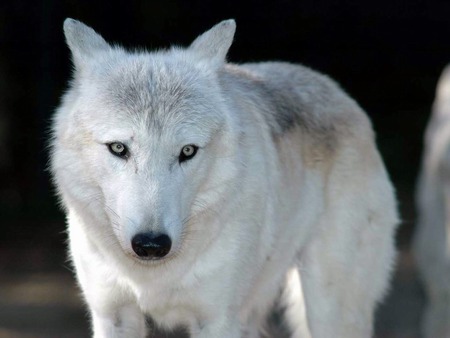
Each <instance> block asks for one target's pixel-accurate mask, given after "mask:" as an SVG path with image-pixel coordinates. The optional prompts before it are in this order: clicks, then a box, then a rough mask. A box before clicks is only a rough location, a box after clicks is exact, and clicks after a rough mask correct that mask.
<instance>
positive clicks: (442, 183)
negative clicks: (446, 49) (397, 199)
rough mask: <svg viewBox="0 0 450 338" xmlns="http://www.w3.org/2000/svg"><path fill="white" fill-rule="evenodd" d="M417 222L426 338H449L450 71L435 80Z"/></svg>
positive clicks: (416, 244) (415, 244)
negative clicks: (425, 293) (424, 290)
mask: <svg viewBox="0 0 450 338" xmlns="http://www.w3.org/2000/svg"><path fill="white" fill-rule="evenodd" d="M416 200H417V209H418V222H417V230H416V234H415V238H414V249H415V253H416V258H417V263H418V267H419V269H420V272H421V274H422V276H423V278H424V281H425V286H426V291H427V296H428V302H429V303H428V305H427V308H426V310H425V314H424V320H423V327H422V329H423V333H424V335H425V337H427V338H448V337H450V66H448V67H447V68H446V69H445V70H444V72H443V74H442V76H441V79H440V80H439V84H438V88H437V93H436V99H435V102H434V106H433V113H432V116H431V119H430V122H429V124H428V127H427V130H426V134H425V149H424V156H423V163H422V170H421V173H420V176H419V181H418V189H417V196H416Z"/></svg>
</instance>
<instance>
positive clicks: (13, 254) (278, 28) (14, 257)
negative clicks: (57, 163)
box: [0, 0, 450, 337]
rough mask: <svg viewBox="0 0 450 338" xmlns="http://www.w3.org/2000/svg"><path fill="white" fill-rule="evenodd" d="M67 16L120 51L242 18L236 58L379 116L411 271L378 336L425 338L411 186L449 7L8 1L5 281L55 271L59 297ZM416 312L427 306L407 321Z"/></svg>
mask: <svg viewBox="0 0 450 338" xmlns="http://www.w3.org/2000/svg"><path fill="white" fill-rule="evenodd" d="M66 17H72V18H75V19H78V20H81V21H83V22H84V23H86V24H88V25H90V26H91V27H93V28H94V29H95V30H96V31H97V32H99V33H100V34H102V35H103V37H104V38H105V39H106V40H107V41H109V42H117V43H120V44H122V45H124V46H126V47H130V48H133V47H137V46H140V47H146V48H148V49H156V48H164V47H168V46H169V45H171V44H179V45H187V44H189V43H190V42H191V41H192V40H193V39H194V38H195V37H196V36H197V35H198V34H200V33H202V32H203V31H205V30H207V29H209V28H210V27H211V26H212V25H214V24H215V23H217V22H219V21H221V20H223V19H228V18H234V19H236V21H237V33H236V37H235V41H234V44H233V46H232V47H231V50H230V54H229V60H230V61H231V62H247V61H260V60H269V59H271V60H286V61H291V62H297V63H302V64H305V65H307V66H310V67H312V68H314V69H317V70H319V71H321V72H323V73H326V74H328V75H330V76H331V77H333V78H334V79H336V80H337V81H338V82H339V83H341V85H342V86H343V88H344V89H345V90H346V91H347V92H348V93H349V94H350V95H351V96H353V97H354V98H355V99H356V100H357V101H358V102H359V103H360V105H361V106H362V107H363V108H364V109H365V110H366V111H367V113H368V115H369V116H370V118H371V119H372V121H373V124H374V128H375V130H376V132H377V142H378V145H379V148H380V151H381V153H382V156H383V158H384V159H385V162H386V165H387V167H388V170H389V172H390V174H391V177H392V179H393V181H394V184H395V186H396V188H397V193H398V197H399V206H400V209H401V212H402V219H403V223H402V225H401V227H400V230H399V233H398V241H397V242H398V245H399V248H400V249H401V257H400V265H399V270H398V272H397V277H396V280H395V281H394V287H393V290H394V292H393V293H392V294H391V296H390V298H388V301H387V303H386V304H387V305H384V307H383V308H382V310H380V312H381V314H380V315H379V317H380V318H381V319H380V320H379V324H378V327H379V329H378V331H379V332H381V333H380V337H381V334H382V335H383V337H388V336H389V334H390V337H394V336H395V337H416V334H417V325H418V324H417V323H418V316H419V314H420V309H421V304H422V298H423V297H422V294H421V293H420V285H419V284H418V282H417V280H416V275H415V274H414V265H413V260H412V259H411V255H410V253H409V241H410V237H411V234H412V232H413V229H414V218H415V216H414V208H413V191H414V184H415V179H416V176H417V173H418V168H419V163H420V156H421V149H422V135H423V131H424V128H425V125H426V122H427V119H428V116H429V112H430V107H431V104H432V101H433V97H434V90H435V86H436V83H437V80H438V78H439V75H440V72H441V71H442V69H443V68H444V66H445V65H446V64H447V63H448V62H449V61H450V2H449V1H445V0H440V1H439V0H434V1H425V0H411V1H314V0H296V1H294V0H291V1H287V0H280V1H223V0H216V1H198V0H196V1H186V0H185V1H183V0H166V1H134V0H133V1H130V0H129V1H126V2H120V3H119V2H118V1H117V2H116V1H83V2H82V1H73V0H72V1H71V0H63V1H59V0H47V1H14V2H13V1H11V2H7V1H2V2H1V3H0V215H1V217H0V227H1V228H0V229H1V231H0V282H1V281H2V280H3V282H4V285H19V284H20V283H21V282H23V281H30V283H31V282H32V281H33V280H36V278H38V277H36V276H40V277H42V278H44V279H45V278H46V277H45V276H56V277H55V278H54V279H51V282H50V284H48V285H47V284H46V285H47V286H49V285H50V286H49V287H50V288H52V287H55V288H56V286H54V285H53V284H52V283H53V282H54V283H56V284H55V285H59V284H58V281H60V280H64V281H66V279H64V278H66V277H67V275H68V274H69V272H68V271H67V270H68V269H70V268H69V265H68V264H67V263H66V262H65V260H66V255H65V252H64V247H65V244H64V241H65V239H66V235H65V234H64V217H63V214H62V213H61V211H59V209H58V207H57V201H56V199H55V197H54V192H53V188H52V187H51V184H50V180H49V173H48V172H47V171H46V167H47V162H48V151H47V146H48V140H49V133H48V130H49V126H50V122H51V116H52V114H53V112H54V110H55V107H57V105H58V103H59V99H60V97H61V94H62V93H63V91H64V89H65V88H66V83H67V81H68V79H69V78H70V73H71V64H70V55H69V51H68V49H67V48H66V46H65V42H64V36H63V33H62V23H63V20H64V18H66ZM362 193H364V192H362ZM66 268H67V269H66ZM402 269H403V270H402ZM403 273H404V274H403ZM40 277H39V278H40ZM399 278H400V279H399ZM71 280H72V279H71V278H70V277H69V278H68V279H67V282H65V283H70V282H71ZM5 283H6V284H5ZM7 283H10V284H7ZM399 283H400V284H399ZM402 283H403V284H402ZM44 284H45V283H44ZM20 285H22V284H20ZM27 285H28V284H27ZM27 285H25V286H23V288H24V289H25V290H27V289H29V288H28V286H27ZM0 288H1V285H0ZM408 288H409V289H408ZM5 290H10V289H8V288H6V286H5V287H4V288H3V296H5V292H6V291H5ZM11 290H12V289H11ZM70 290H73V289H70ZM405 290H406V291H408V290H409V291H410V293H408V294H404V293H405V292H406V291H405ZM16 291H17V290H16ZM1 292H2V291H0V293H1ZM61 292H63V293H64V291H61ZM67 292H68V293H69V292H71V293H73V291H67ZM18 293H19V294H21V292H18ZM22 294H23V293H22ZM1 296H2V295H1V294H0V298H1ZM398 297H400V298H398ZM402 297H403V298H402ZM414 297H415V298H414ZM25 298H26V297H25ZM8 299H9V298H8ZM43 299H46V298H45V297H43ZM23 301H24V302H25V300H23ZM396 301H397V303H396ZM398 302H400V303H398ZM402 302H403V303H402ZM19 303H20V302H19ZM8 304H9V305H8ZM8 304H6V305H5V304H3V308H2V304H1V303H0V336H2V332H3V331H2V328H3V329H4V335H5V336H8V335H9V336H13V335H14V334H16V335H19V336H20V334H22V333H20V332H22V331H20V324H17V325H15V326H14V325H13V324H11V323H15V322H14V318H17V317H20V316H22V315H23V312H21V311H31V310H30V309H31V308H32V306H27V305H26V304H27V303H26V302H25V303H23V304H24V305H23V307H22V308H21V307H19V308H17V307H14V306H16V305H17V304H18V303H17V302H16V298H14V297H13V298H11V301H10V303H8ZM20 304H22V303H20ZM35 305H36V304H35ZM38 305H39V304H38ZM38 305H36V306H37V310H39V309H40V308H39V306H38ZM8 306H10V307H9V308H8ZM33 306H34V305H33ZM412 308H413V309H417V311H416V312H414V313H409V314H408V311H406V310H408V309H412ZM403 310H405V312H404V313H402V311H403ZM14 311H16V312H14ZM61 313H62V312H60V314H61ZM391 313H394V314H393V315H392V316H391V315H390V314H391ZM2 315H3V319H4V320H3V321H2ZM71 316H72V315H68V317H67V318H66V317H64V318H63V319H60V320H58V318H59V317H56V319H55V320H54V321H51V320H50V322H49V323H52V324H49V325H50V326H52V325H53V326H54V327H56V325H57V324H56V323H60V322H61V321H62V322H64V323H66V322H65V321H66V320H67V321H68V322H71V323H72V325H73V327H74V330H76V329H75V326H76V325H75V324H74V320H72V319H70V318H72V317H71ZM74 316H75V317H76V315H74ZM81 316H82V315H81ZM408 316H409V317H408ZM75 317H74V318H75ZM394 317H395V318H397V319H395V320H394V319H392V318H394ZM5 318H8V319H5ZM33 318H35V319H36V321H37V322H40V323H41V324H40V325H41V326H42V325H44V324H42V321H44V323H46V322H45V320H49V319H48V318H47V317H45V318H47V319H45V318H44V317H39V316H38V317H32V316H31V319H29V321H30V324H29V325H33ZM76 318H78V317H76ZM405 318H406V319H405ZM83 320H84V319H83ZM75 322H76V321H75ZM81 322H83V321H81ZM76 323H78V322H76ZM399 323H400V324H399ZM8 325H9V326H8ZM77 325H78V324H77ZM80 325H85V324H80ZM38 326H39V325H38ZM14 330H16V331H14ZM402 330H403V331H402ZM19 331H20V332H19ZM38 331H39V330H38V329H37V328H35V329H30V330H28V331H27V332H28V334H36V333H33V332H38ZM39 332H41V331H39ZM42 332H44V333H42V335H44V336H46V335H51V334H55V336H58V334H57V333H55V332H60V331H45V330H44V331H42ZM49 332H50V333H49ZM51 332H53V333H51ZM74 332H76V331H74ZM82 332H84V333H85V331H82ZM74 336H77V334H76V333H74Z"/></svg>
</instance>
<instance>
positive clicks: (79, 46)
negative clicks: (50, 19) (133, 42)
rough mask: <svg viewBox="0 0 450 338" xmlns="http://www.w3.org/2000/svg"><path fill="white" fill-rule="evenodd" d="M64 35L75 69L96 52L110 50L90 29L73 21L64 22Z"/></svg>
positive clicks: (68, 19)
mask: <svg viewBox="0 0 450 338" xmlns="http://www.w3.org/2000/svg"><path fill="white" fill-rule="evenodd" d="M64 35H65V36H66V41H67V45H68V46H69V48H70V51H71V52H72V56H73V61H74V63H75V66H76V67H82V66H83V64H84V63H85V62H86V61H87V60H88V59H89V58H92V57H93V56H94V55H95V53H96V52H99V51H106V50H109V49H110V48H111V47H110V46H109V45H108V43H107V42H106V41H105V40H104V39H103V38H102V37H101V36H100V35H99V34H97V33H96V32H95V31H94V30H93V29H92V28H90V27H88V26H86V25H85V24H83V23H81V22H80V21H77V20H74V19H70V18H67V19H66V20H65V21H64Z"/></svg>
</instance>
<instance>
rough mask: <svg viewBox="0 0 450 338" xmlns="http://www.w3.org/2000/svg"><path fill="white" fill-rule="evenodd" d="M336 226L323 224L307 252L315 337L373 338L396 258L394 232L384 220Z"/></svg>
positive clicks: (305, 280) (304, 271) (305, 282)
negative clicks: (391, 231)
mask: <svg viewBox="0 0 450 338" xmlns="http://www.w3.org/2000/svg"><path fill="white" fill-rule="evenodd" d="M335 225H336V226H337V227H334V226H333V225H332V224H331V225H330V226H329V227H328V228H327V229H325V230H323V229H322V230H323V231H322V233H321V234H320V236H317V237H315V238H313V239H312V241H311V242H310V243H308V244H307V246H306V247H305V248H304V250H302V254H301V264H300V265H299V267H300V273H301V282H302V287H303V291H304V296H305V304H306V316H307V320H308V326H309V329H310V332H311V336H312V337H314V338H329V337H334V338H369V337H371V335H372V330H373V317H374V310H375V307H376V305H377V303H378V302H379V301H380V299H381V298H382V297H383V296H384V293H385V290H386V288H387V284H388V282H389V275H390V271H391V268H392V262H393V260H394V257H395V250H394V245H393V240H392V236H390V231H387V229H386V228H385V227H383V225H382V224H367V225H365V227H364V228H363V227H360V228H359V229H358V228H357V227H356V228H355V227H350V226H347V227H346V228H345V227H340V231H337V230H339V229H337V228H338V227H339V226H342V225H343V224H335ZM344 225H345V224H344ZM346 229H348V230H349V231H345V230H346Z"/></svg>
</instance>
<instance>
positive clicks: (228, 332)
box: [191, 316, 242, 338]
mask: <svg viewBox="0 0 450 338" xmlns="http://www.w3.org/2000/svg"><path fill="white" fill-rule="evenodd" d="M241 334H242V332H241V325H240V323H239V320H238V319H237V318H236V317H235V316H231V317H226V316H223V317H222V318H220V319H217V320H214V321H211V322H209V323H204V324H202V325H195V327H193V328H191V337H192V338H216V337H217V338H241Z"/></svg>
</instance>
